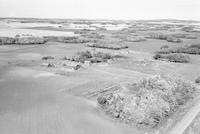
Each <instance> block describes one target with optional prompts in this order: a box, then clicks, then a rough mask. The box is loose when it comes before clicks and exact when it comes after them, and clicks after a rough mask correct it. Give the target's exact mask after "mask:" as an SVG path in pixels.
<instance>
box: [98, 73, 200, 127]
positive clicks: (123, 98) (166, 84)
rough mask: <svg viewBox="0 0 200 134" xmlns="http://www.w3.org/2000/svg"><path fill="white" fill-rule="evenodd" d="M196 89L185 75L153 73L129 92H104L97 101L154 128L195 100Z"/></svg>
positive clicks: (112, 111) (111, 111)
mask: <svg viewBox="0 0 200 134" xmlns="http://www.w3.org/2000/svg"><path fill="white" fill-rule="evenodd" d="M133 91H134V92H133ZM196 91H197V87H196V86H195V85H194V84H192V83H190V82H187V81H184V80H182V79H177V78H174V77H170V76H153V77H151V78H147V79H142V80H141V81H140V82H138V83H134V84H133V85H132V86H130V87H129V88H128V89H127V92H126V93H121V92H116V93H110V94H105V95H101V96H99V97H98V99H97V101H98V103H99V105H100V106H101V107H102V108H103V109H104V110H105V112H106V113H108V114H110V115H111V116H113V117H115V118H119V119H120V120H123V121H125V122H127V123H129V124H135V125H137V126H139V127H147V128H153V127H156V126H158V125H159V124H160V123H161V122H162V121H163V120H165V119H166V118H167V117H168V116H170V114H171V113H174V112H175V111H176V110H177V109H178V108H180V107H181V106H182V105H184V104H186V103H187V102H188V101H190V100H192V99H193V98H194V96H195V92H196Z"/></svg>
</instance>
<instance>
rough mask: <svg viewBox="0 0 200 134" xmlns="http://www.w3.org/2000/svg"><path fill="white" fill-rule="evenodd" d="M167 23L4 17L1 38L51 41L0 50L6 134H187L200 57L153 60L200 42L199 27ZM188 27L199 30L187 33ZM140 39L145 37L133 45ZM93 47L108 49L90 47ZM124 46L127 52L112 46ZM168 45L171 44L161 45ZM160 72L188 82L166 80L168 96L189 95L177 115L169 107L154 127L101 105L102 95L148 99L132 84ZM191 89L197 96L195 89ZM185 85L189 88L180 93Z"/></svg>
mask: <svg viewBox="0 0 200 134" xmlns="http://www.w3.org/2000/svg"><path fill="white" fill-rule="evenodd" d="M166 21H167V20H165V21H162V20H160V21H158V22H159V23H156V22H153V21H134V22H132V21H130V22H125V21H104V22H101V21H98V20H93V21H92V20H85V21H83V20H56V19H55V20H48V19H8V18H5V19H0V37H12V38H17V39H19V38H27V37H40V38H44V39H45V37H44V36H49V40H46V43H45V44H34V45H33V44H28V45H22V44H21V45H20V44H10V45H5V44H3V43H2V44H1V45H0V134H27V133H28V134H66V133H67V134H146V133H151V134H154V133H155V134H163V132H165V133H166V134H167V133H170V134H172V133H174V134H175V133H176V134H178V133H180V134H181V133H190V132H192V130H191V129H195V130H196V129H197V128H196V126H195V125H196V124H197V123H196V122H198V118H197V119H196V120H195V118H196V116H197V115H198V113H199V104H200V101H199V98H198V96H199V90H198V89H199V85H198V84H195V80H196V79H197V78H198V77H199V76H200V68H199V66H200V55H199V54H195V55H194V54H185V53H184V54H185V55H187V56H188V57H189V58H190V62H187V63H186V62H184V63H177V62H169V60H166V59H164V58H160V59H159V60H155V59H154V55H155V54H156V52H158V51H164V50H165V49H170V50H171V49H172V50H174V49H177V47H189V46H190V45H192V44H200V32H199V31H198V29H199V28H200V25H199V22H185V21H177V22H174V21H170V20H168V22H166ZM179 23H180V24H179ZM188 26H191V27H192V28H193V29H192V30H191V29H190V31H184V30H183V28H184V27H188ZM151 32H153V33H163V34H167V35H170V36H172V35H173V37H174V35H176V37H175V38H178V37H180V34H190V35H192V36H195V37H196V38H181V40H182V42H179V43H177V42H168V41H166V40H160V39H157V38H156V39H155V38H147V36H148V35H149V33H151ZM177 34H178V35H177ZM16 35H19V36H17V37H16ZM113 35H115V36H113ZM50 37H51V38H50ZM124 37H128V39H127V38H124ZM136 37H138V38H139V39H140V38H142V39H143V38H144V39H145V40H141V41H135V39H136ZM52 38H53V39H54V40H53V39H52ZM80 40H87V42H81V41H80ZM130 40H131V41H130ZM133 40H134V41H133ZM0 43H1V42H0ZM88 43H89V44H100V45H102V46H108V47H98V46H97V47H96V46H95V45H92V47H89V46H88ZM119 45H123V46H127V47H125V48H123V49H109V48H110V47H118V46H119ZM163 45H167V46H168V47H167V48H165V47H164V48H162V46H163ZM161 48H162V49H161ZM195 49H198V50H197V51H199V48H195ZM195 51H196V50H195ZM174 53H177V52H174ZM180 53H181V54H182V52H180ZM77 57H78V58H77ZM74 59H75V60H74ZM76 59H78V60H76ZM154 75H169V76H171V79H173V78H174V77H178V78H180V79H182V80H183V81H187V82H186V84H185V85H181V84H182V82H180V83H181V84H180V83H179V82H177V83H179V84H180V85H179V84H178V86H180V88H173V87H169V86H166V83H165V84H164V85H162V84H163V83H164V82H165V81H164V82H163V81H162V79H161V80H160V81H161V87H162V86H163V87H164V89H166V91H170V93H171V89H174V90H173V92H174V93H177V92H176V91H177V90H178V93H177V96H178V97H180V98H181V97H182V96H181V95H183V94H184V95H186V98H183V100H184V102H182V100H181V99H182V98H181V99H180V100H181V102H180V100H179V101H174V102H176V103H178V104H179V103H180V104H179V106H177V107H176V108H174V109H175V110H174V109H173V110H174V111H171V109H170V110H169V111H170V114H169V115H167V117H162V121H160V122H159V123H158V124H157V125H156V126H155V127H152V128H151V127H145V126H143V127H141V126H140V127H138V126H137V125H134V123H133V124H129V123H127V122H124V121H122V120H120V119H119V118H115V117H113V116H110V115H109V114H107V113H106V112H105V111H104V110H103V109H102V108H101V106H100V105H99V104H98V101H97V99H98V97H99V96H101V95H108V94H115V93H116V92H119V93H120V95H121V94H122V96H123V95H124V94H127V93H128V95H135V94H136V95H137V96H138V95H139V94H142V93H140V92H139V91H141V90H142V91H143V89H140V88H137V90H136V88H134V86H133V85H134V83H139V82H140V80H141V79H144V78H146V79H148V78H152V76H154ZM169 81H170V82H171V81H172V80H169ZM177 81H178V80H177ZM175 83H176V82H175ZM183 83H184V82H183ZM190 83H192V84H191V85H192V86H191V85H190ZM159 84H160V83H158V85H159ZM167 84H169V83H167ZM193 84H194V87H195V88H194V89H195V91H194V92H193V91H190V90H191V87H193ZM169 85H170V84H169ZM172 85H173V84H172ZM186 85H187V86H186ZM170 86H171V85H170ZM165 87H168V88H169V89H168V88H165ZM183 87H186V89H185V88H184V90H182V89H183ZM145 88H147V87H145ZM187 88H188V90H187ZM130 89H131V90H130ZM147 89H148V88H147ZM153 89H154V88H153ZM179 89H180V90H179ZM192 89H193V88H192ZM144 92H145V94H147V95H150V93H149V92H147V91H146V90H144ZM144 92H143V93H144ZM152 92H153V90H152ZM154 93H155V94H156V95H157V90H156V91H155V92H153V93H152V94H153V95H152V94H151V95H152V96H153V97H154V95H155V94H154ZM170 93H169V94H170ZM179 93H180V94H181V93H182V94H181V95H180V94H179ZM158 94H160V92H159V93H158ZM161 94H162V95H163V94H165V92H164V93H161ZM166 94H167V95H169V94H168V93H166ZM166 94H165V95H166ZM190 95H191V96H190ZM141 96H142V95H141ZM152 96H151V97H152ZM177 96H175V97H174V98H175V99H177V98H178V97H177ZM123 97H124V96H123ZM129 97H130V96H129ZM129 97H127V98H128V99H129ZM147 97H149V96H147ZM187 97H188V98H187ZM124 98H125V99H126V97H124ZM130 98H131V97H130ZM156 99H160V98H159V97H157V98H156ZM177 100H178V99H177ZM159 101H163V100H158V102H159ZM194 101H195V102H196V103H194ZM154 102H155V101H152V103H151V105H154ZM147 105H148V104H147ZM155 105H157V104H155ZM145 106H146V104H145ZM165 106H166V105H165ZM165 106H163V107H164V108H166V107H167V106H168V105H167V106H166V107H165ZM169 107H170V108H171V105H169ZM156 108H157V107H156ZM159 108H160V107H159ZM159 108H158V109H157V110H158V111H159ZM166 109H167V108H166ZM153 110H154V109H153ZM149 111H151V110H149ZM192 113H193V114H192ZM145 114H146V113H145ZM147 114H148V113H147ZM147 116H149V115H147ZM197 117H198V116H197ZM134 118H137V117H134ZM188 120H190V121H189V123H185V122H186V121H188ZM193 120H194V121H193ZM192 121H193V123H192ZM133 122H134V121H133ZM194 122H195V123H194ZM191 123H192V124H191ZM152 126H153V125H152ZM182 128H183V129H184V130H185V132H184V130H183V129H182ZM180 129H182V130H180Z"/></svg>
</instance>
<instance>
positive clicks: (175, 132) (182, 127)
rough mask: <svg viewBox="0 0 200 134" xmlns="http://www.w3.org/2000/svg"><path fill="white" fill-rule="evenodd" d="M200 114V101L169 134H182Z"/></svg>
mask: <svg viewBox="0 0 200 134" xmlns="http://www.w3.org/2000/svg"><path fill="white" fill-rule="evenodd" d="M199 112H200V101H199V102H197V103H196V105H195V106H194V107H192V108H191V109H190V110H189V111H188V112H187V114H186V115H185V116H184V117H183V118H182V119H181V120H180V121H179V122H178V123H177V124H176V125H175V126H174V128H172V130H171V131H170V132H169V134H182V133H183V132H184V131H185V130H186V128H187V127H188V126H189V125H190V123H191V122H192V121H193V120H194V119H195V117H196V116H197V114H198V113H199Z"/></svg>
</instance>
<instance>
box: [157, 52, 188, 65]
mask: <svg viewBox="0 0 200 134" xmlns="http://www.w3.org/2000/svg"><path fill="white" fill-rule="evenodd" d="M153 58H154V59H156V60H158V59H166V60H168V61H170V62H178V63H188V62H190V57H189V56H187V55H183V54H159V53H157V54H156V55H155V56H154V57H153Z"/></svg>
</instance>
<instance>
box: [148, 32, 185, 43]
mask: <svg viewBox="0 0 200 134" xmlns="http://www.w3.org/2000/svg"><path fill="white" fill-rule="evenodd" d="M147 38H151V39H159V40H166V41H168V42H175V43H180V42H182V40H181V39H179V38H177V37H175V36H174V35H169V34H163V33H149V35H148V36H147Z"/></svg>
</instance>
